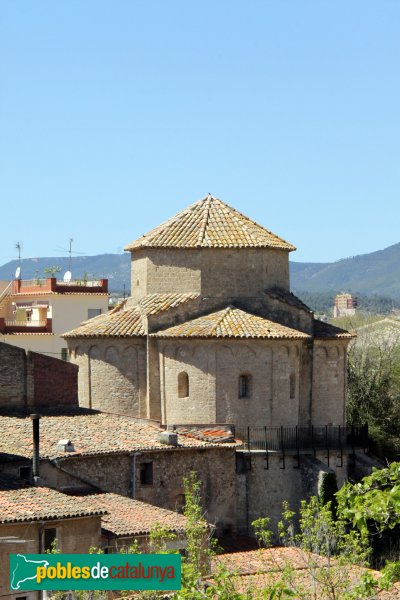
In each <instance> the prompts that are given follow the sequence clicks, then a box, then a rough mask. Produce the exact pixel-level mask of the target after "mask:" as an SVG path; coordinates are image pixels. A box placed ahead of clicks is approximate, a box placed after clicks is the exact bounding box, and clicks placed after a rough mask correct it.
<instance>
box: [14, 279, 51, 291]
mask: <svg viewBox="0 0 400 600" xmlns="http://www.w3.org/2000/svg"><path fill="white" fill-rule="evenodd" d="M46 283H47V279H41V278H38V279H21V281H20V283H19V286H20V289H22V288H27V287H35V286H40V287H41V286H44V285H45V284H46Z"/></svg>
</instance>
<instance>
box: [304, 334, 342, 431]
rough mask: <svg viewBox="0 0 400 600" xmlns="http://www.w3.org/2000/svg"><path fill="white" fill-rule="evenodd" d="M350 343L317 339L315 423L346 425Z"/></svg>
mask: <svg viewBox="0 0 400 600" xmlns="http://www.w3.org/2000/svg"><path fill="white" fill-rule="evenodd" d="M347 343H348V342H347V340H344V341H340V340H327V341H325V340H324V341H322V340H315V342H314V364H313V390H312V422H313V423H314V424H318V425H329V424H331V425H344V424H345V397H346V379H347V373H346V369H347V366H346V362H347V354H346V348H347Z"/></svg>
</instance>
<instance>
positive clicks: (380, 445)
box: [346, 327, 400, 459]
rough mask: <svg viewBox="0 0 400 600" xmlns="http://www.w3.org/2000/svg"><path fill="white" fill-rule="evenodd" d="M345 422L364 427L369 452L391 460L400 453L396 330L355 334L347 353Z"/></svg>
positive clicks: (399, 356) (399, 344)
mask: <svg viewBox="0 0 400 600" xmlns="http://www.w3.org/2000/svg"><path fill="white" fill-rule="evenodd" d="M346 410H347V419H348V423H349V424H356V423H368V425H369V431H370V436H371V439H372V441H373V447H372V449H373V451H374V453H376V454H377V455H378V456H381V457H382V458H388V459H395V458H396V456H397V455H398V452H399V451H400V327H399V328H398V329H397V328H396V327H393V328H391V329H389V330H386V332H385V331H379V330H377V329H376V328H375V327H371V328H368V327H366V328H365V329H364V330H359V334H358V339H357V342H356V343H353V344H352V345H351V347H350V349H349V353H348V388H347V409H346Z"/></svg>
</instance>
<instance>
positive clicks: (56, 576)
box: [10, 554, 181, 591]
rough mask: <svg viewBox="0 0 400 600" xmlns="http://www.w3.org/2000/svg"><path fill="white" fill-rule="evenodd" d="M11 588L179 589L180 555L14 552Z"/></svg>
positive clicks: (11, 556)
mask: <svg viewBox="0 0 400 600" xmlns="http://www.w3.org/2000/svg"><path fill="white" fill-rule="evenodd" d="M10 588H11V590H14V591H25V590H164V591H169V590H179V589H180V588H181V557H180V555H179V554H11V555H10Z"/></svg>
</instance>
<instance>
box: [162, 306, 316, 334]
mask: <svg viewBox="0 0 400 600" xmlns="http://www.w3.org/2000/svg"><path fill="white" fill-rule="evenodd" d="M151 335H152V336H154V337H159V338H170V337H176V338H263V339H297V340H302V339H308V338H309V337H310V336H309V335H307V334H306V333H303V332H302V331H297V330H296V329H291V328H289V327H285V326H284V325H281V324H280V323H275V322H274V321H269V320H268V319H264V318H262V317H258V316H256V315H252V314H250V313H247V312H245V311H243V310H240V309H239V308H235V307H234V306H228V307H227V308H225V309H223V310H220V311H217V312H215V313H211V314H209V315H205V316H203V317H198V318H197V319H193V320H191V321H186V322H185V323H181V324H180V325H175V326H174V327H169V328H167V329H164V330H162V331H158V332H156V333H153V334H151Z"/></svg>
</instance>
